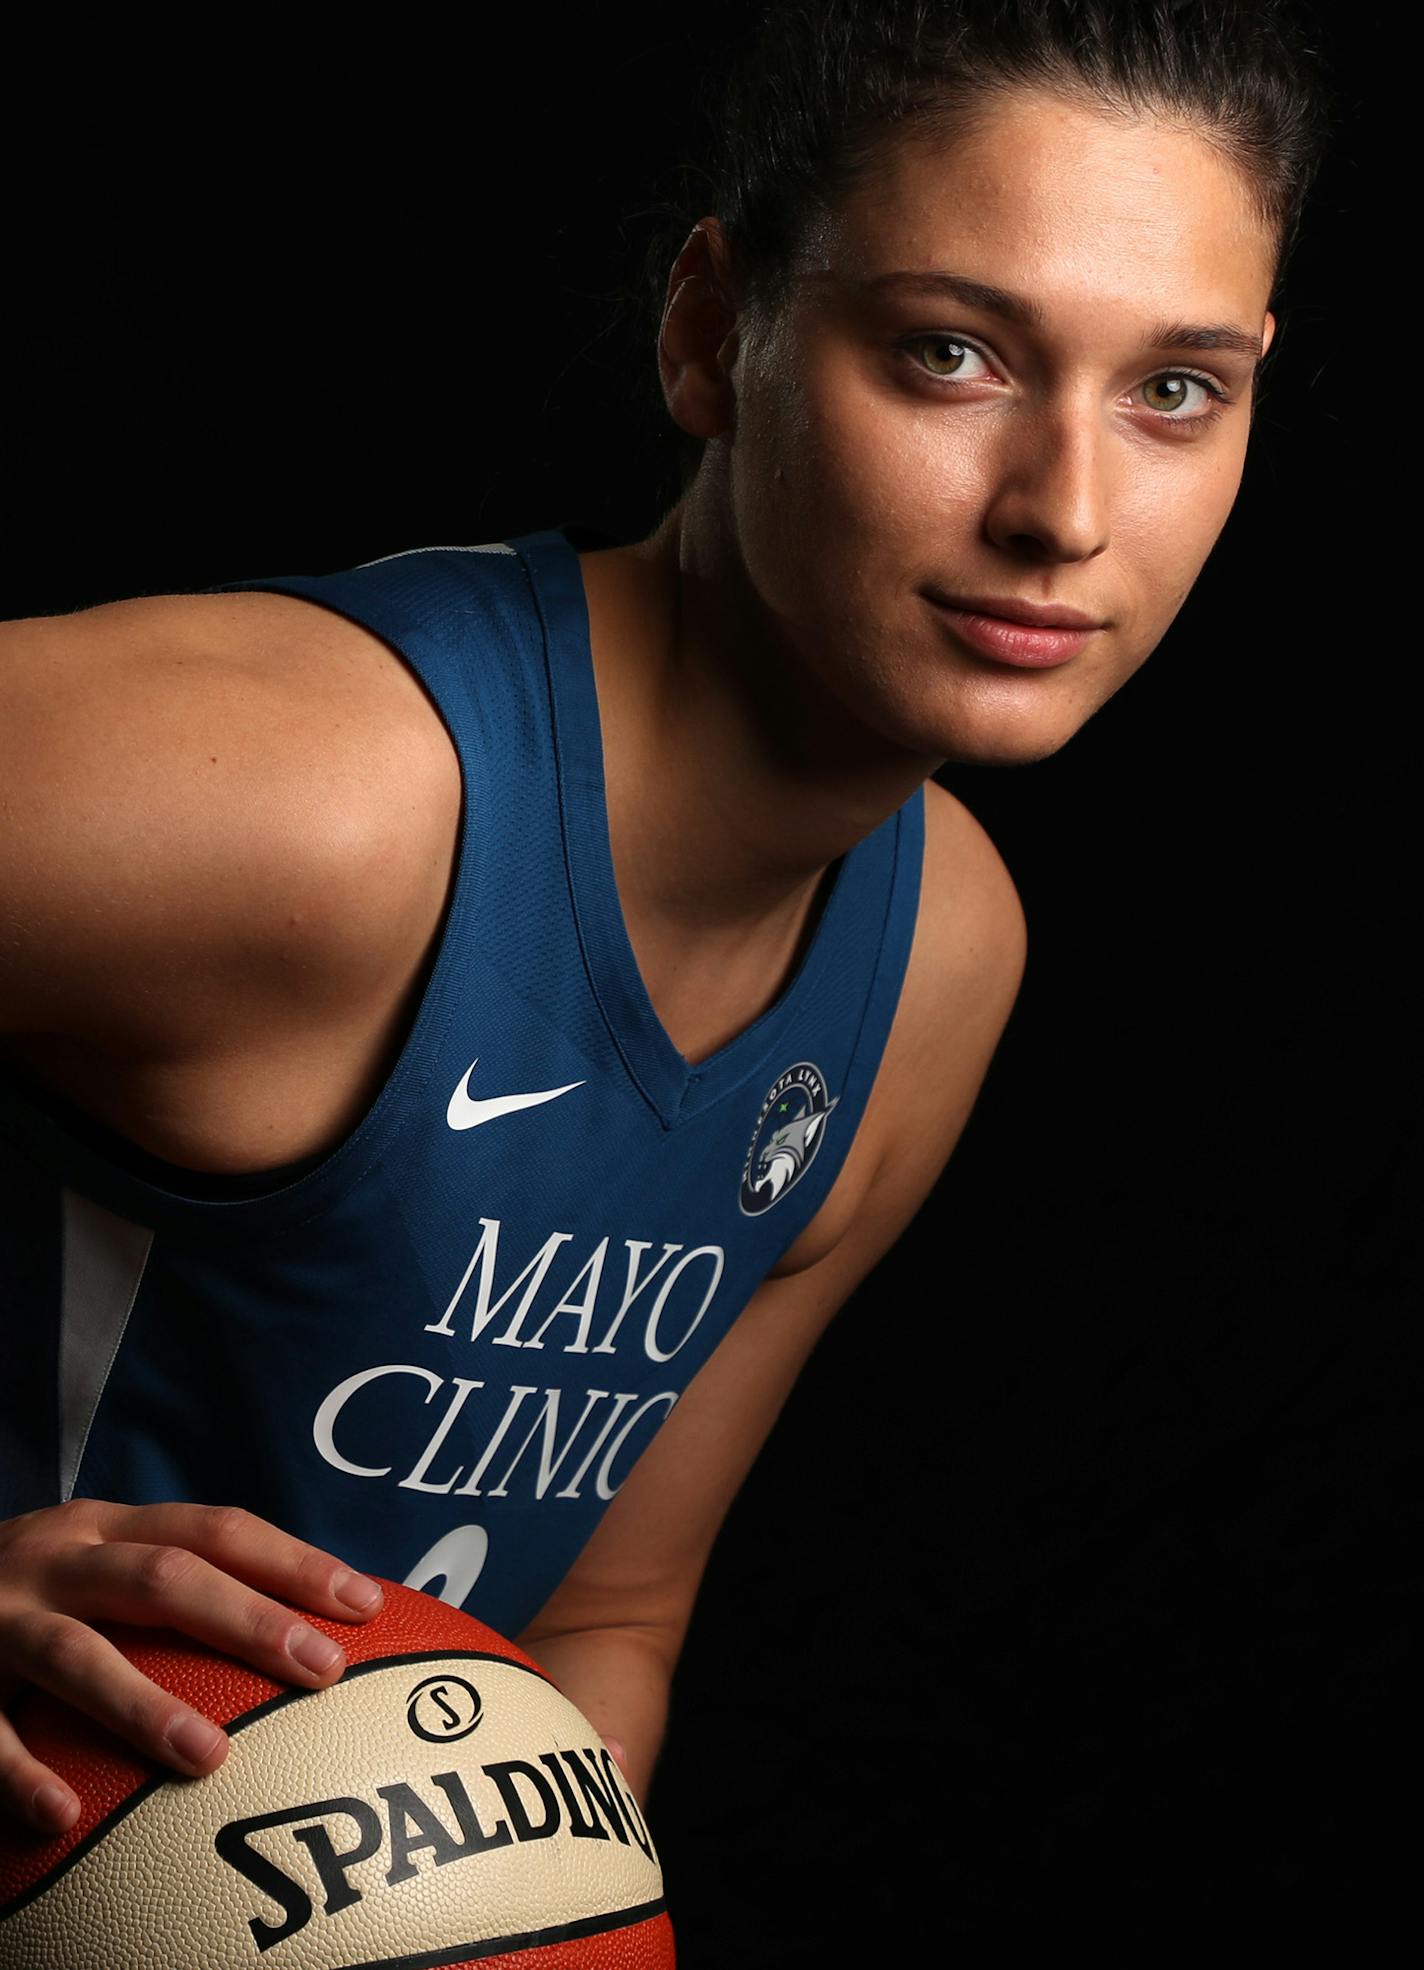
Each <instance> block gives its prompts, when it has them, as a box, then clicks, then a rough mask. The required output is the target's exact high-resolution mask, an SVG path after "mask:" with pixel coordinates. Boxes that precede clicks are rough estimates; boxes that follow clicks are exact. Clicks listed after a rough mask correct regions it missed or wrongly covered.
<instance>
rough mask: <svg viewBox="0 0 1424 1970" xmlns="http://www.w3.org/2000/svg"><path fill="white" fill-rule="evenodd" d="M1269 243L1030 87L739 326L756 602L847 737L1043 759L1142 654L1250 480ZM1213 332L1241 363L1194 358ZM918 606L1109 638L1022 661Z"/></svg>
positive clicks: (1225, 176)
mask: <svg viewBox="0 0 1424 1970" xmlns="http://www.w3.org/2000/svg"><path fill="white" fill-rule="evenodd" d="M1272 246H1273V242H1272V241H1271V239H1270V238H1269V237H1268V236H1267V234H1266V233H1265V231H1264V230H1263V228H1262V227H1261V225H1260V222H1259V221H1258V220H1257V218H1256V217H1255V215H1254V214H1253V212H1252V210H1251V207H1250V203H1249V200H1248V197H1247V193H1246V190H1245V187H1244V185H1243V183H1242V181H1241V179H1240V177H1239V175H1238V173H1237V171H1236V170H1235V168H1234V167H1232V166H1231V165H1229V164H1228V163H1226V162H1225V161H1223V160H1222V159H1221V158H1220V157H1219V156H1218V155H1217V154H1216V153H1215V152H1213V151H1212V149H1211V148H1210V147H1209V146H1208V145H1207V144H1206V143H1205V142H1203V140H1202V139H1201V138H1200V137H1198V136H1195V135H1192V134H1189V133H1187V132H1185V131H1181V130H1175V129H1167V128H1163V127H1160V126H1158V125H1156V124H1151V123H1132V124H1118V123H1114V122H1110V121H1108V120H1106V119H1105V118H1103V117H1102V116H1100V115H1098V114H1095V113H1093V112H1090V111H1088V110H1085V109H1080V108H1077V107H1074V106H1071V105H1069V104H1067V103H1065V102H1063V101H1061V100H1060V99H1057V98H1053V97H1047V96H1040V95H1037V94H1034V95H1029V94H1022V95H1017V96H1015V97H1013V98H1010V99H1008V100H1007V101H1006V102H1003V103H1002V104H1001V105H1000V106H999V107H998V108H996V110H995V111H994V112H993V114H992V116H991V118H990V120H989V121H988V123H987V125H986V127H985V128H984V129H983V130H982V131H980V132H979V133H978V134H976V135H974V136H972V137H967V138H963V139H961V140H959V141H958V142H956V143H955V144H954V145H953V146H952V147H951V148H948V149H946V148H945V147H943V146H942V145H940V144H937V143H935V142H933V141H929V140H927V139H925V138H923V137H916V138H912V139H910V140H908V141H906V142H904V143H902V144H901V145H900V146H899V147H898V148H897V149H896V150H895V151H894V152H892V154H891V156H890V157H889V159H888V160H887V161H886V163H885V164H884V167H883V169H882V170H881V171H880V172H878V173H877V175H876V176H875V177H874V179H873V180H872V181H871V182H870V183H869V184H867V185H866V186H864V187H862V188H861V189H860V190H859V191H858V192H856V193H855V194H854V195H852V196H851V197H850V198H849V199H848V200H847V201H846V202H845V204H844V205H843V207H842V208H841V209H840V210H838V211H837V212H835V213H834V214H833V215H832V216H831V217H830V219H829V220H828V221H827V222H826V224H825V225H824V227H823V228H822V229H821V230H820V231H818V233H817V234H816V235H815V237H814V238H813V239H811V240H810V241H809V242H808V244H807V247H806V250H805V252H804V253H803V255H802V258H801V260H800V262H799V263H798V266H799V271H798V274H797V277H796V279H795V281H794V284H793V287H792V291H791V294H790V297H789V299H788V300H787V302H786V305H785V306H784V308H783V309H782V310H781V311H780V313H779V314H778V315H777V316H776V318H775V319H774V320H772V321H770V322H769V323H766V324H758V323H757V322H756V320H755V319H751V320H747V319H745V318H744V320H743V321H742V323H741V324H739V330H738V339H737V343H736V345H735V347H736V355H735V361H734V362H733V363H732V365H731V368H730V371H729V380H730V384H731V387H732V390H733V392H734V412H733V417H732V421H731V428H730V429H729V430H728V431H727V432H726V433H724V442H725V454H724V464H725V479H724V480H723V484H724V486H725V497H726V499H727V502H728V506H729V511H730V523H731V526H732V528H733V530H734V533H735V538H736V540H737V543H738V546H739V549H740V552H741V555H742V558H743V560H744V563H745V566H746V569H747V573H748V577H749V579H750V581H751V584H752V586H753V588H754V590H755V591H756V594H757V596H758V598H759V600H760V603H761V604H762V606H764V607H765V608H766V609H767V610H768V611H769V612H770V614H771V617H772V619H773V621H774V622H775V623H776V625H777V628H778V630H779V631H780V632H781V634H782V636H783V637H785V638H787V639H789V642H790V644H791V647H792V648H793V650H794V651H795V652H796V655H797V657H798V659H799V660H800V661H801V662H802V663H804V665H805V666H806V667H807V668H808V669H809V670H810V671H812V672H813V673H814V674H815V675H816V676H817V677H819V678H820V679H822V680H823V682H824V683H825V684H826V685H827V686H828V687H829V689H830V690H831V691H832V692H833V693H834V694H835V695H836V697H838V698H839V699H840V700H841V701H842V702H843V703H844V704H845V705H846V706H847V707H848V708H849V709H850V710H851V711H852V712H853V713H854V714H855V715H856V717H857V718H858V719H859V720H860V721H861V722H863V723H864V724H866V725H867V726H869V727H870V728H872V729H873V730H875V731H877V732H879V733H880V734H881V735H882V736H884V737H886V738H888V739H890V740H891V741H892V742H894V743H895V744H897V745H903V746H905V747H906V748H907V749H909V750H910V751H912V752H915V753H917V754H925V755H932V756H934V757H935V758H953V759H963V760H971V761H983V762H987V763H992V762H1002V763H1011V762H1021V761H1027V760H1032V759H1039V758H1042V757H1045V756H1046V755H1048V754H1050V753H1052V752H1054V751H1056V750H1057V748H1058V747H1059V746H1061V745H1063V744H1064V742H1065V741H1066V740H1067V739H1068V738H1070V737H1071V736H1072V734H1073V733H1074V732H1076V731H1077V730H1078V728H1079V727H1080V726H1081V725H1082V724H1083V723H1084V721H1085V720H1086V719H1088V718H1089V717H1091V715H1092V714H1093V712H1095V711H1096V710H1097V709H1098V707H1099V706H1100V705H1101V704H1103V703H1104V702H1105V701H1106V700H1107V699H1108V698H1109V697H1111V695H1112V694H1113V692H1114V691H1116V690H1117V688H1118V686H1119V685H1121V684H1122V683H1124V682H1125V681H1126V679H1127V678H1129V677H1130V676H1131V675H1132V673H1133V671H1135V670H1136V669H1137V667H1138V665H1139V664H1141V663H1142V662H1143V661H1144V660H1145V659H1146V657H1147V656H1148V655H1149V654H1150V652H1151V651H1152V650H1153V648H1154V647H1155V646H1156V644H1157V643H1158V642H1159V640H1160V639H1161V637H1162V635H1163V633H1164V632H1165V631H1166V629H1167V627H1168V625H1169V624H1170V623H1171V621H1172V619H1173V617H1174V616H1175V615H1176V613H1177V611H1178V610H1179V609H1180V608H1181V606H1182V603H1183V601H1184V600H1185V598H1186V596H1187V594H1188V591H1189V590H1190V589H1191V586H1192V584H1193V582H1194V581H1195V580H1196V577H1197V574H1198V573H1199V571H1200V569H1201V567H1202V565H1203V563H1204V562H1205V560H1206V557H1207V555H1208V554H1209V553H1210V551H1211V548H1212V546H1213V543H1214V542H1215V541H1216V538H1217V536H1218V534H1219V533H1220V531H1221V529H1222V526H1223V525H1224V523H1225V520H1226V516H1227V514H1228V513H1229V512H1230V510H1231V506H1232V502H1233V500H1234V499H1235V497H1236V492H1237V488H1238V485H1239V484H1240V479H1241V471H1242V465H1243V462H1244V457H1245V451H1246V440H1247V433H1248V431H1249V428H1250V421H1251V407H1252V387H1253V375H1254V370H1255V365H1256V359H1257V356H1258V355H1259V354H1260V353H1262V352H1263V351H1264V349H1265V348H1266V347H1267V346H1269V341H1270V336H1271V334H1272V333H1273V331H1274V327H1275V324H1274V320H1273V318H1272V317H1271V316H1270V315H1268V314H1267V313H1266V302H1267V300H1268V298H1269V289H1270V279H1271V251H1272ZM946 274H953V275H957V276H959V277H961V279H968V280H972V281H976V282H979V283H984V284H988V285H990V286H992V287H995V288H998V289H1000V290H1003V291H1005V292H1006V293H1007V294H1009V295H1011V296H1016V297H1020V299H1021V300H1022V301H1023V302H1024V303H1025V304H1027V305H1028V306H1029V307H1031V308H1032V309H1033V310H1034V311H1036V313H1037V314H1038V316H1039V319H1038V321H1037V322H1036V323H1029V322H1027V321H1025V320H1023V319H1017V320H1016V319H1013V318H1012V317H1011V316H1009V315H1006V314H1005V313H1003V312H1001V311H999V310H996V309H995V308H993V307H990V306H987V305H985V297H983V296H979V297H977V305H976V300H975V298H974V297H967V296H966V295H964V294H963V293H959V294H956V293H954V292H952V291H950V289H949V287H948V286H947V285H946V284H945V283H944V282H943V280H940V282H939V284H938V285H936V277H939V276H944V275H946ZM892 277H893V278H892ZM1020 312H1021V311H1020ZM1168 324H1172V325H1175V326H1173V327H1171V328H1170V329H1168V328H1167V325H1168ZM1203 327H1205V328H1221V327H1227V328H1235V329H1237V330H1239V331H1244V334H1245V339H1246V342H1247V345H1248V346H1246V347H1244V348H1233V347H1203V346H1201V345H1200V338H1199V339H1198V342H1197V345H1196V346H1193V345H1192V342H1191V339H1190V334H1189V331H1190V330H1191V329H1192V328H1203ZM1164 332H1165V337H1166V339H1165V343H1164V342H1163V338H1164ZM1184 338H1185V339H1184ZM1149 344H1151V345H1154V346H1148V345H1149ZM1158 344H1163V345H1162V346H1156V345H1158ZM1186 371H1195V372H1197V373H1198V374H1199V375H1200V376H1201V377H1203V378H1205V379H1206V382H1205V383H1203V382H1201V381H1197V380H1195V378H1193V377H1192V376H1190V375H1188V374H1186V373H1185V372H1186ZM1214 391H1219V392H1220V393H1221V398H1222V399H1224V401H1220V400H1219V399H1218V397H1217V396H1216V395H1214V394H1213V392H1214ZM714 483H715V480H714ZM927 590H933V591H935V592H936V593H938V594H940V595H943V596H948V597H955V596H959V597H965V596H979V597H983V596H991V597H999V598H1014V599H1017V600H1021V601H1023V600H1027V601H1034V602H1039V603H1048V604H1066V605H1068V606H1070V607H1072V608H1075V609H1079V610H1082V611H1084V612H1085V613H1086V614H1087V615H1089V616H1090V617H1091V618H1092V619H1093V620H1094V622H1099V623H1102V624H1104V625H1105V626H1104V627H1102V628H1100V629H1097V630H1095V631H1094V632H1093V633H1092V634H1091V635H1090V636H1089V637H1088V639H1087V641H1086V643H1085V644H1084V646H1083V647H1082V649H1081V650H1080V651H1079V652H1078V653H1077V654H1075V655H1073V656H1071V657H1070V658H1069V659H1068V660H1067V661H1065V662H1061V663H1057V664H1054V665H1052V666H1049V667H1046V668H1045V667H1038V668H1025V667H1022V666H1020V665H1015V664H1011V663H1008V662H1005V661H1002V660H1001V659H999V658H996V657H994V656H990V655H986V654H984V653H983V652H981V651H980V650H978V649H976V648H975V647H974V646H973V645H972V644H970V643H969V642H967V641H966V640H965V639H964V637H963V636H962V635H961V634H960V633H959V631H958V629H957V628H956V626H955V624H954V623H953V621H952V620H951V619H950V618H949V617H948V616H947V615H946V614H945V612H944V611H943V610H942V609H941V608H940V607H938V606H937V605H936V604H935V603H934V602H932V601H931V600H930V599H929V596H928V594H927V592H926V591H927Z"/></svg>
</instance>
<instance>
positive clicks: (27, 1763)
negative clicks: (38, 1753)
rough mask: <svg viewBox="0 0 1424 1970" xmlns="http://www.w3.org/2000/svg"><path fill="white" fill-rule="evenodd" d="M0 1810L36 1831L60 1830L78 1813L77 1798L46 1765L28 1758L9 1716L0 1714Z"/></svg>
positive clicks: (49, 1831)
mask: <svg viewBox="0 0 1424 1970" xmlns="http://www.w3.org/2000/svg"><path fill="white" fill-rule="evenodd" d="M0 1810H3V1811H5V1812H8V1813H13V1814H14V1815H15V1817H16V1818H17V1819H22V1820H26V1821H28V1823H29V1824H30V1825H31V1826H33V1827H34V1828H36V1830H37V1831H38V1832H40V1833H51V1834H53V1833H64V1832H67V1830H68V1829H69V1828H70V1827H71V1826H73V1824H74V1822H75V1820H76V1819H77V1818H78V1817H79V1801H78V1800H77V1799H76V1798H75V1796H74V1794H73V1792H72V1791H71V1790H70V1788H69V1787H68V1786H67V1785H65V1784H64V1782H63V1780H62V1779H60V1778H59V1777H58V1776H57V1775H56V1774H55V1773H54V1772H52V1771H51V1770H50V1769H49V1766H48V1765H42V1764H41V1763H40V1761H39V1759H38V1758H32V1757H31V1756H30V1754H29V1752H28V1751H27V1750H26V1749H25V1747H24V1745H23V1744H22V1743H21V1742H20V1739H19V1737H18V1736H17V1735H16V1732H15V1727H14V1725H13V1724H12V1723H11V1722H10V1720H9V1718H8V1717H6V1716H4V1715H3V1714H0Z"/></svg>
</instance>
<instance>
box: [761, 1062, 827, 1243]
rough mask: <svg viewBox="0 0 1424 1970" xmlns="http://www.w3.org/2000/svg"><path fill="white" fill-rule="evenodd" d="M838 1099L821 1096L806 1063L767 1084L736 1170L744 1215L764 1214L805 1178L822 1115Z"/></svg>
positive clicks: (816, 1073)
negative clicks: (743, 1158)
mask: <svg viewBox="0 0 1424 1970" xmlns="http://www.w3.org/2000/svg"><path fill="white" fill-rule="evenodd" d="M839 1100H840V1096H839V1095H836V1096H835V1097H834V1099H832V1098H830V1097H829V1096H828V1095H827V1093H826V1083H825V1081H824V1079H823V1078H822V1075H821V1070H820V1069H819V1068H818V1067H813V1066H812V1065H811V1063H810V1061H809V1060H799V1061H797V1063H796V1065H795V1066H794V1067H788V1068H787V1070H786V1072H785V1073H784V1074H779V1075H778V1076H777V1078H776V1079H775V1080H774V1081H773V1082H772V1084H771V1086H770V1087H769V1088H768V1089H767V1093H766V1099H765V1101H763V1103H762V1105H761V1113H760V1115H758V1117H757V1125H756V1128H755V1129H754V1130H753V1132H752V1140H751V1147H750V1148H749V1149H748V1151H747V1160H746V1162H745V1163H744V1164H743V1166H742V1189H741V1197H740V1200H739V1201H740V1203H741V1207H742V1210H743V1211H744V1212H745V1214H746V1215H747V1216H748V1217H758V1216H760V1214H761V1213H762V1212H763V1211H769V1210H770V1209H771V1207H772V1205H773V1204H776V1203H779V1202H780V1200H781V1199H782V1198H783V1197H784V1196H785V1195H786V1193H787V1191H788V1190H792V1189H794V1188H795V1186H796V1185H797V1184H798V1183H799V1182H800V1181H801V1179H802V1177H803V1176H805V1174H806V1172H807V1170H809V1169H810V1167H811V1163H812V1161H813V1159H814V1157H815V1154H816V1151H817V1150H818V1149H819V1148H820V1146H821V1138H822V1136H823V1135H824V1134H825V1132H826V1117H827V1116H828V1115H829V1114H830V1112H831V1110H832V1109H833V1108H834V1107H835V1105H836V1102H838V1101H839Z"/></svg>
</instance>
